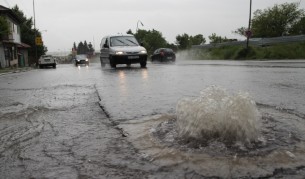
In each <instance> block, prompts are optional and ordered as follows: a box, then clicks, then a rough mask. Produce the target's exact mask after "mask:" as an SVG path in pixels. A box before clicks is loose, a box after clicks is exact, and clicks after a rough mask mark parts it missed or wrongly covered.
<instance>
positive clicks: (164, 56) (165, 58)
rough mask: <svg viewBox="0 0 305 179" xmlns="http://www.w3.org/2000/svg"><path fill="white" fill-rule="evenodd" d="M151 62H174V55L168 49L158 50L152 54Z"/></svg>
mask: <svg viewBox="0 0 305 179" xmlns="http://www.w3.org/2000/svg"><path fill="white" fill-rule="evenodd" d="M151 61H152V62H154V61H159V62H175V61H176V55H175V52H174V51H173V50H172V49H170V48H159V49H157V50H155V52H154V53H153V54H152V56H151Z"/></svg>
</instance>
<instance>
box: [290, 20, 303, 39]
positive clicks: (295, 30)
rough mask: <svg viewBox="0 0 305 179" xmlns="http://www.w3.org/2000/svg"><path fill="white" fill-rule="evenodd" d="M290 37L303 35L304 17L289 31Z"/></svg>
mask: <svg viewBox="0 0 305 179" xmlns="http://www.w3.org/2000/svg"><path fill="white" fill-rule="evenodd" d="M289 34H291V35H300V34H305V16H303V17H302V18H301V19H300V20H299V21H298V22H297V23H295V24H294V25H293V26H292V28H291V29H290V31H289Z"/></svg>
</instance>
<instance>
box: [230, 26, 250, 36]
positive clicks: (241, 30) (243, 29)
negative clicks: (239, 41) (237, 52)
mask: <svg viewBox="0 0 305 179" xmlns="http://www.w3.org/2000/svg"><path fill="white" fill-rule="evenodd" d="M247 30H248V28H246V27H240V28H238V29H236V30H235V31H233V33H234V34H237V35H241V36H246V31H247Z"/></svg>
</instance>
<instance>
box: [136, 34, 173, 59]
mask: <svg viewBox="0 0 305 179" xmlns="http://www.w3.org/2000/svg"><path fill="white" fill-rule="evenodd" d="M134 35H135V37H136V39H137V40H138V41H139V42H140V43H143V45H144V47H145V48H146V50H147V51H148V53H152V52H153V51H154V50H156V49H157V48H161V47H166V46H167V42H166V40H165V38H164V37H163V36H162V33H161V32H159V31H157V30H155V29H153V30H148V31H147V30H143V29H139V30H138V31H137V33H136V34H134Z"/></svg>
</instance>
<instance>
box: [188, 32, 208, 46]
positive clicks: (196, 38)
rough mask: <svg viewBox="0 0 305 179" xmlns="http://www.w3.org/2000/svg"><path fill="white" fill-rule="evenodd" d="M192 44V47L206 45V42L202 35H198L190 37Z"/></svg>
mask: <svg viewBox="0 0 305 179" xmlns="http://www.w3.org/2000/svg"><path fill="white" fill-rule="evenodd" d="M190 43H191V45H200V44H205V43H206V40H205V38H204V37H203V35H202V34H198V35H195V36H190Z"/></svg>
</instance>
